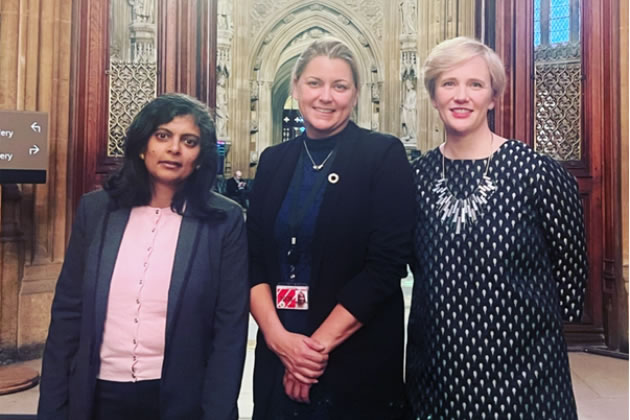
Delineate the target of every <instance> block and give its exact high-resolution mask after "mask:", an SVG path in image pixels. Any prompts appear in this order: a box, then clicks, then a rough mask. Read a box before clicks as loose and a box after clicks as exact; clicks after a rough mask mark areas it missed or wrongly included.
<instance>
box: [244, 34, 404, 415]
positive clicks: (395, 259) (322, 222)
mask: <svg viewBox="0 0 630 420" xmlns="http://www.w3.org/2000/svg"><path fill="white" fill-rule="evenodd" d="M292 82H293V83H292V88H293V89H292V94H293V96H294V97H295V99H297V101H298V105H299V108H300V112H301V113H302V116H303V117H304V126H305V131H304V133H303V134H302V135H301V136H299V137H297V138H295V139H293V140H290V141H287V142H285V143H282V144H278V145H276V146H273V147H270V148H268V149H266V150H265V151H264V152H263V153H262V155H261V157H260V162H259V165H258V170H257V172H256V180H255V183H254V188H253V192H252V195H251V197H250V209H249V212H248V215H247V228H248V238H249V243H250V247H249V251H250V264H251V265H250V276H251V277H250V282H251V311H252V314H253V315H254V318H255V319H256V321H257V322H258V325H259V327H260V329H259V333H258V338H257V343H256V364H255V366H254V414H253V419H255V420H265V419H269V420H282V419H289V418H300V419H303V420H309V419H310V420H329V419H330V420H332V419H339V420H348V419H362V420H393V419H400V418H402V416H403V409H404V401H405V396H404V387H403V381H402V374H403V367H402V364H403V330H404V328H403V299H402V291H401V288H400V279H401V277H403V276H405V275H406V264H407V262H408V260H409V258H410V257H411V239H412V236H411V232H412V230H413V205H414V204H413V176H412V173H411V167H410V165H409V163H408V161H407V158H406V155H405V151H404V148H403V145H402V143H401V142H400V140H399V139H397V138H395V137H392V136H389V135H385V134H381V133H377V132H373V131H369V130H366V129H363V128H360V127H358V126H357V125H356V124H355V123H353V122H352V121H351V120H350V115H351V114H352V110H353V108H354V107H355V106H356V104H357V99H358V93H359V86H360V84H359V71H358V67H357V64H356V60H355V58H354V55H353V54H352V52H351V50H350V49H349V48H348V46H346V45H345V44H344V43H342V42H340V41H338V40H335V39H319V40H316V41H314V42H313V43H311V44H310V45H309V46H308V47H307V48H306V49H305V50H304V52H303V53H302V55H301V56H300V57H299V58H298V60H297V62H296V65H295V68H294V72H293V77H292ZM301 295H302V296H303V297H300V296H301Z"/></svg>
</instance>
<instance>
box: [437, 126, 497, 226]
mask: <svg viewBox="0 0 630 420" xmlns="http://www.w3.org/2000/svg"><path fill="white" fill-rule="evenodd" d="M493 143H494V134H493V133H492V132H490V150H492V144H493ZM493 155H494V152H491V153H490V156H489V157H488V162H487V163H486V170H485V171H484V173H483V176H482V177H481V180H479V184H477V186H476V187H475V189H474V190H473V191H472V192H471V193H470V194H468V195H467V196H466V197H464V198H457V197H456V196H455V194H453V193H452V192H451V190H450V189H449V188H448V183H447V182H446V169H445V165H444V152H442V178H440V179H438V180H437V182H436V183H435V185H434V186H433V192H434V193H436V194H437V195H438V202H437V206H438V213H439V214H440V215H441V216H440V221H441V222H442V223H445V222H448V223H450V224H451V225H455V233H456V234H459V233H460V232H461V230H462V228H463V227H465V226H466V225H467V224H469V223H470V224H474V223H476V222H477V220H478V219H479V217H481V216H482V215H483V212H484V210H485V208H486V205H487V204H488V199H489V198H490V196H492V193H494V191H496V189H497V186H496V184H495V183H494V181H493V180H492V178H490V177H489V176H488V169H489V168H490V161H491V160H492V156H493Z"/></svg>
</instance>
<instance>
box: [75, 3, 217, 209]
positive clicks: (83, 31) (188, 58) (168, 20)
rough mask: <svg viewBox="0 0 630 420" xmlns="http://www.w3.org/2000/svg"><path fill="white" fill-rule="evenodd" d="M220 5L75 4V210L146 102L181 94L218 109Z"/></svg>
mask: <svg viewBox="0 0 630 420" xmlns="http://www.w3.org/2000/svg"><path fill="white" fill-rule="evenodd" d="M216 3H217V0H144V1H136V2H129V1H127V0H108V1H102V0H78V1H75V2H74V5H73V7H74V9H73V21H74V22H76V24H75V25H74V26H73V52H74V56H73V69H72V80H71V83H72V92H73V95H72V96H73V98H72V104H71V149H70V154H71V168H70V174H71V176H70V180H71V181H70V182H71V188H70V191H71V194H70V195H69V197H68V200H69V203H68V204H69V206H68V208H70V209H75V208H76V205H77V204H78V200H79V198H80V197H81V195H82V194H84V193H85V192H88V191H91V190H94V189H96V188H99V187H100V185H101V184H102V182H103V181H104V180H105V179H106V178H107V176H108V175H109V174H110V173H111V172H112V171H113V170H114V169H115V168H116V167H117V166H118V165H119V163H120V160H121V156H122V151H123V148H122V144H123V137H124V130H125V129H126V126H127V125H128V123H129V122H130V121H131V118H132V117H133V116H134V115H135V113H136V112H137V110H138V109H139V108H140V107H141V106H142V105H143V104H144V103H146V101H148V100H150V99H151V98H152V97H154V96H157V95H159V94H161V93H165V92H182V93H187V94H189V95H191V96H196V97H197V98H199V99H200V100H201V101H202V102H204V103H206V104H208V106H209V107H210V108H211V110H214V106H215V83H214V80H215V72H216V69H215V67H216V64H215V63H216V11H217V4H216ZM119 31H129V33H128V34H123V35H122V36H119V35H120V33H119Z"/></svg>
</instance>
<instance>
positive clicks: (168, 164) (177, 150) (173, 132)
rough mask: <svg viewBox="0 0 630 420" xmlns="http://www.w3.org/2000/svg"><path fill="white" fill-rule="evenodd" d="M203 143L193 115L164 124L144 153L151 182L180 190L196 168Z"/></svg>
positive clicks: (158, 129)
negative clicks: (181, 185)
mask: <svg viewBox="0 0 630 420" xmlns="http://www.w3.org/2000/svg"><path fill="white" fill-rule="evenodd" d="M200 142H201V134H200V130H199V127H198V126H197V124H196V123H195V119H194V118H193V116H192V115H180V116H177V117H175V118H173V119H172V120H171V121H169V122H167V123H166V124H162V125H160V126H159V127H158V128H157V129H156V130H155V132H154V133H153V134H152V135H151V137H150V138H149V141H148V143H147V147H146V150H145V152H144V164H145V165H146V167H147V171H148V172H149V176H150V177H151V181H152V182H153V183H154V184H160V185H161V186H166V187H169V188H172V189H173V191H174V190H176V189H177V187H178V185H179V184H181V183H182V182H183V181H184V180H185V179H186V178H188V177H189V176H190V174H191V173H192V172H193V171H194V170H195V165H196V161H197V158H198V157H199V153H200V152H201V144H200Z"/></svg>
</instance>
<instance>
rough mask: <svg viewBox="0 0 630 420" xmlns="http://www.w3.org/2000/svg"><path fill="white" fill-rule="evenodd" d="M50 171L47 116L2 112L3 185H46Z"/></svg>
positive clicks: (0, 160)
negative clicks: (47, 174)
mask: <svg viewBox="0 0 630 420" xmlns="http://www.w3.org/2000/svg"><path fill="white" fill-rule="evenodd" d="M47 170H48V114H47V113H45V112H30V111H0V184H6V183H44V182H46V171H47Z"/></svg>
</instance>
